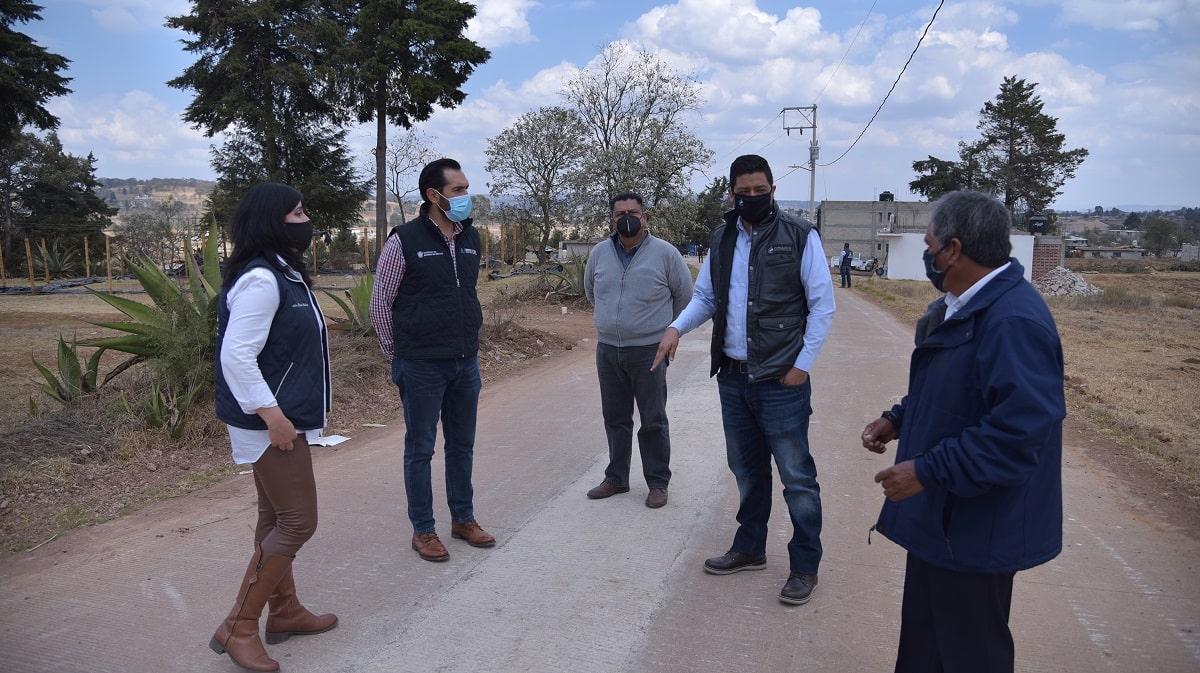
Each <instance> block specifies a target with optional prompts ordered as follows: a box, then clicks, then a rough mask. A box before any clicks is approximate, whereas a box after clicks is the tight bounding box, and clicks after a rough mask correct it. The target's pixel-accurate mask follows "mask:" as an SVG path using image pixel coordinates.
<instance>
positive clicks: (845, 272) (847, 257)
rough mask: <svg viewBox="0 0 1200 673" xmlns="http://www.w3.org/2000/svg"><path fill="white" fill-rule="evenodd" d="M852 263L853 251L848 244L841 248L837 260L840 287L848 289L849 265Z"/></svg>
mask: <svg viewBox="0 0 1200 673" xmlns="http://www.w3.org/2000/svg"><path fill="white" fill-rule="evenodd" d="M853 261H854V251H853V250H851V249H850V244H849V243H847V244H845V245H843V246H842V257H841V259H840V260H838V268H839V269H841V271H842V287H850V263H851V262H853Z"/></svg>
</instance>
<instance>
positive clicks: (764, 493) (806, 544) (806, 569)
mask: <svg viewBox="0 0 1200 673" xmlns="http://www.w3.org/2000/svg"><path fill="white" fill-rule="evenodd" d="M717 388H718V390H719V391H720V395H721V420H722V422H723V424H724V426H725V452H726V459H727V460H728V462H729V469H730V471H732V472H733V476H734V478H735V479H736V480H737V486H738V493H739V495H740V496H741V501H740V504H739V506H738V513H737V521H738V524H739V526H738V530H737V533H736V534H735V535H734V538H733V546H732V547H731V548H730V549H732V550H733V551H736V552H740V553H742V554H750V555H752V556H762V555H764V554H766V549H767V523H768V521H769V520H770V518H771V497H772V478H771V459H772V458H774V459H775V465H776V467H778V468H779V480H780V481H781V482H783V500H784V502H786V503H787V507H788V513H789V514H790V515H791V519H792V539H791V541H790V542H788V556H789V558H790V564H791V572H793V573H805V574H809V575H815V574H817V567H818V566H819V565H820V563H821V486H820V485H819V484H818V483H817V466H816V463H814V462H813V459H812V455H811V454H810V453H809V451H808V419H809V416H811V415H812V404H811V402H812V385H811V382H809V381H805V383H804V385H802V386H794V387H789V386H785V385H783V384H781V383H780V382H779V380H778V379H772V380H768V381H759V382H756V383H751V382H750V381H749V380H748V379H747V377H746V375H745V374H742V373H740V372H737V371H727V370H726V369H724V368H723V369H722V370H721V371H720V372H719V373H718V374H717Z"/></svg>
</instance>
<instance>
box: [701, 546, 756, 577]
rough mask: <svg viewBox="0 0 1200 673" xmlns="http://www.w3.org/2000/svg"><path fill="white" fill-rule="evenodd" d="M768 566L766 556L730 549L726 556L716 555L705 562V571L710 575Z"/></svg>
mask: <svg viewBox="0 0 1200 673" xmlns="http://www.w3.org/2000/svg"><path fill="white" fill-rule="evenodd" d="M766 567H767V557H766V556H751V555H750V554H743V553H741V552H736V551H733V550H732V549H730V550H729V551H727V552H725V555H724V556H716V557H714V558H710V559H708V560H707V561H705V562H704V572H706V573H709V574H710V575H728V574H730V573H735V572H737V571H739V570H762V569H763V568H766Z"/></svg>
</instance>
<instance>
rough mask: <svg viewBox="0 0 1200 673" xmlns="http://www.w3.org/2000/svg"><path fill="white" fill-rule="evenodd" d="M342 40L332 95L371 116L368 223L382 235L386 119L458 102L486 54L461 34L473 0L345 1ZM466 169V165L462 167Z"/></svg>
mask: <svg viewBox="0 0 1200 673" xmlns="http://www.w3.org/2000/svg"><path fill="white" fill-rule="evenodd" d="M345 4H346V5H347V6H346V8H345V13H344V14H343V17H345V21H346V24H345V25H346V26H347V27H348V40H347V42H346V43H345V45H344V46H343V47H342V48H341V49H339V51H338V52H337V54H338V60H339V61H340V63H341V65H342V68H341V70H340V72H339V93H340V94H341V96H340V97H339V98H337V99H336V101H335V103H336V104H338V105H343V106H344V107H345V108H346V109H348V110H350V111H351V112H352V113H353V114H354V116H355V117H356V118H357V120H358V121H359V122H361V123H368V122H372V121H373V122H375V229H376V232H375V233H376V236H377V237H378V240H380V241H382V240H383V239H384V238H385V237H386V236H387V226H388V221H387V219H388V218H387V195H386V191H385V187H386V185H387V161H386V160H387V124H388V122H389V121H390V122H391V123H393V124H396V125H398V126H400V127H402V128H405V129H411V128H412V127H413V124H415V123H416V122H419V121H424V120H426V119H428V118H429V116H430V115H431V114H433V111H434V109H435V106H436V107H442V108H453V107H456V106H457V105H458V104H460V103H462V102H463V101H464V100H465V99H466V97H467V94H466V92H464V91H462V89H461V87H462V85H463V84H464V83H465V82H466V81H467V78H468V77H470V76H471V73H472V72H474V70H475V66H477V65H480V64H482V63H485V62H486V61H487V60H488V58H489V57H490V56H491V54H490V53H489V52H488V50H487V49H484V48H483V47H481V46H479V45H478V44H476V43H474V42H473V41H471V40H469V39H467V38H466V37H464V36H463V32H464V31H465V30H466V27H467V22H468V21H469V20H471V18H473V17H474V16H475V5H473V4H471V3H469V2H460V1H459V0H360V1H358V2H346V3H345ZM468 170H469V169H468Z"/></svg>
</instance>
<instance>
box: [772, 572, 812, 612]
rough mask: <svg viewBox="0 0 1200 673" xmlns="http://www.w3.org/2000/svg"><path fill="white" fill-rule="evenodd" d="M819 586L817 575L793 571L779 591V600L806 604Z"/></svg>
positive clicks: (790, 603)
mask: <svg viewBox="0 0 1200 673" xmlns="http://www.w3.org/2000/svg"><path fill="white" fill-rule="evenodd" d="M816 588H817V576H816V575H805V574H804V573H792V574H791V575H790V576H788V581H787V583H786V584H784V585H783V591H780V592H779V601H780V602H781V603H787V604H788V605H804V604H805V603H807V602H808V599H810V598H812V592H813V590H814V589H816Z"/></svg>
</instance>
